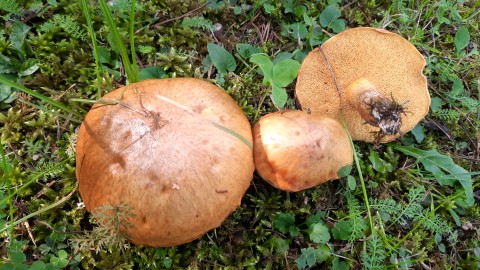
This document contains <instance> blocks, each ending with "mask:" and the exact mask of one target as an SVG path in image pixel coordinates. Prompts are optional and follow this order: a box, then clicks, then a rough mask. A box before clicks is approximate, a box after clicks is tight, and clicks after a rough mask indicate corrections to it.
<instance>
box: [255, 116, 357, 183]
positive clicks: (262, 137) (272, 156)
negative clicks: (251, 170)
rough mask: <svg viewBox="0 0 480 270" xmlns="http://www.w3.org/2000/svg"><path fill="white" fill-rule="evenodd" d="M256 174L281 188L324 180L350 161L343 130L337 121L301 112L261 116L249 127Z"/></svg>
mask: <svg viewBox="0 0 480 270" xmlns="http://www.w3.org/2000/svg"><path fill="white" fill-rule="evenodd" d="M253 141H254V145H253V151H254V155H253V156H254V160H255V168H256V169H257V172H258V174H260V176H261V177H262V178H263V179H265V180H266V181H268V182H269V183H270V184H272V185H273V186H274V187H277V188H279V189H281V190H285V191H300V190H304V189H307V188H311V187H313V186H316V185H318V184H321V183H323V182H326V181H328V180H333V179H338V178H339V177H340V176H339V171H340V169H342V168H343V167H345V166H348V165H351V164H352V161H353V150H352V147H351V144H350V141H349V139H348V135H347V133H346V132H345V129H344V128H343V127H342V125H340V124H339V123H338V122H337V121H335V120H333V119H330V118H325V117H315V116H313V115H311V114H307V113H305V112H302V111H294V110H286V111H280V112H276V113H271V114H267V115H265V116H263V117H262V118H261V119H260V120H259V121H258V122H257V123H255V125H254V126H253Z"/></svg>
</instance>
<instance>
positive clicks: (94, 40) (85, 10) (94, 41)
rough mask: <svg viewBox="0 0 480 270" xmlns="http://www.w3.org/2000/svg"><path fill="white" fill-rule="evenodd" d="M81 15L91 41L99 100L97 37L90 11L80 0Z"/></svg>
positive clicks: (84, 0) (100, 82)
mask: <svg viewBox="0 0 480 270" xmlns="http://www.w3.org/2000/svg"><path fill="white" fill-rule="evenodd" d="M82 7H83V13H84V14H85V18H86V19H87V26H88V33H89V34H90V38H91V39H92V46H93V56H94V58H95V67H96V68H95V73H96V74H97V88H98V92H97V97H98V98H99V99H100V98H101V97H102V77H101V75H100V72H101V71H102V70H103V68H102V64H101V63H100V54H99V52H98V45H97V37H96V35H95V30H94V29H93V23H92V17H91V16H90V9H89V7H88V3H87V0H82Z"/></svg>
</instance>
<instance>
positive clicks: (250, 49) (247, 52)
mask: <svg viewBox="0 0 480 270" xmlns="http://www.w3.org/2000/svg"><path fill="white" fill-rule="evenodd" d="M235 47H236V49H237V52H238V54H239V55H240V56H241V57H243V58H249V57H250V56H252V55H254V54H257V53H261V52H262V50H261V49H260V48H258V47H255V46H252V45H250V44H244V43H239V44H237V45H236V46H235Z"/></svg>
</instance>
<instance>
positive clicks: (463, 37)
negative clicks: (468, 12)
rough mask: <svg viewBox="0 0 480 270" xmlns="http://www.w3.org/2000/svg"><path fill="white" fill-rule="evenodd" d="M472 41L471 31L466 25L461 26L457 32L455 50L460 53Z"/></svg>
mask: <svg viewBox="0 0 480 270" xmlns="http://www.w3.org/2000/svg"><path fill="white" fill-rule="evenodd" d="M468 43H470V33H469V32H468V29H467V28H466V27H460V28H459V29H458V30H457V33H455V51H456V52H457V53H459V52H460V51H461V50H463V49H465V47H467V45H468Z"/></svg>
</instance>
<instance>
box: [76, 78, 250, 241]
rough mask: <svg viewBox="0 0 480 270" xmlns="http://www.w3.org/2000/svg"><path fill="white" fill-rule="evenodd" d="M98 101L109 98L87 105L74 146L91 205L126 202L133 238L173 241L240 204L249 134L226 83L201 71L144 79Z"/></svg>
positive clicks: (200, 230)
mask: <svg viewBox="0 0 480 270" xmlns="http://www.w3.org/2000/svg"><path fill="white" fill-rule="evenodd" d="M102 100H103V101H107V102H110V104H96V105H94V106H93V108H92V109H91V110H90V111H89V112H88V114H87V115H86V117H85V119H84V121H83V123H82V125H81V127H80V130H79V135H78V141H77V148H76V150H77V170H76V176H77V179H78V181H79V189H80V194H81V196H82V198H83V201H84V203H85V206H86V208H87V210H89V211H93V212H95V211H96V209H98V208H97V207H100V206H107V205H109V206H117V205H127V206H128V207H129V208H130V210H131V211H132V213H133V214H134V215H135V216H134V217H131V218H130V219H129V222H130V223H132V225H133V228H128V230H127V231H126V233H127V235H128V238H129V240H130V241H131V242H133V243H135V244H143V245H149V246H173V245H179V244H183V243H186V242H189V241H192V240H194V239H196V238H198V237H200V236H202V235H203V234H204V233H206V232H207V231H209V230H211V229H213V228H216V227H218V226H220V225H221V223H222V222H223V221H224V219H225V218H226V217H227V216H228V215H230V213H232V212H233V211H234V210H235V209H236V207H237V206H238V205H239V204H240V201H241V199H242V197H243V195H244V194H245V191H246V190H247V188H248V187H249V185H250V182H251V179H252V176H253V171H254V164H253V152H252V148H251V145H249V144H251V143H253V140H252V134H251V126H250V123H249V121H248V120H247V118H246V117H245V115H244V114H243V111H242V110H241V109H240V107H239V106H238V105H237V104H236V103H235V101H234V100H233V99H232V98H230V97H229V96H228V95H227V94H226V93H225V91H223V90H221V89H219V88H218V87H216V86H214V85H212V84H210V83H208V82H205V81H203V80H199V79H187V78H176V79H162V80H146V81H142V82H139V83H132V84H129V85H128V86H127V87H122V88H119V89H117V90H115V91H113V92H111V93H108V94H107V95H105V96H104V97H103V98H102ZM242 137H243V140H242V139H240V138H242Z"/></svg>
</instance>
